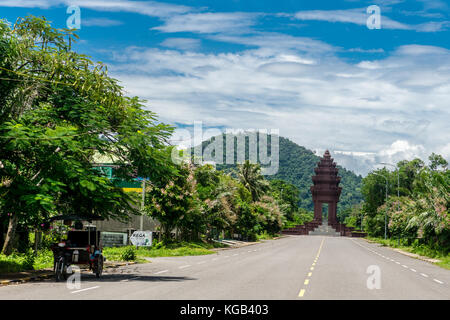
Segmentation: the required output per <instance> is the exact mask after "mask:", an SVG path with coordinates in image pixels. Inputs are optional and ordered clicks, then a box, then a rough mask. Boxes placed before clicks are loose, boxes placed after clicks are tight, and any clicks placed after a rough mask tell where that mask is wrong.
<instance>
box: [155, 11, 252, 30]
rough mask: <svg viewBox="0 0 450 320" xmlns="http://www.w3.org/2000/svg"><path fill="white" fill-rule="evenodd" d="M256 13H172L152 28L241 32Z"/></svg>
mask: <svg viewBox="0 0 450 320" xmlns="http://www.w3.org/2000/svg"><path fill="white" fill-rule="evenodd" d="M255 18H256V15H255V14H252V13H240V12H232V13H213V12H206V13H188V14H182V15H174V16H171V17H168V18H167V19H165V23H164V24H163V25H162V26H158V27H154V28H152V29H154V30H159V31H162V32H170V33H173V32H194V33H218V32H227V33H243V32H246V31H249V27H250V26H252V25H253V24H254V23H255Z"/></svg>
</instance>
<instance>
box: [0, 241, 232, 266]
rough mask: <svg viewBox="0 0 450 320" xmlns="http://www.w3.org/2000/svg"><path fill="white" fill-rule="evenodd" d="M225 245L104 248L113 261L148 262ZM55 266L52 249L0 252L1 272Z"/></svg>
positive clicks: (188, 244)
mask: <svg viewBox="0 0 450 320" xmlns="http://www.w3.org/2000/svg"><path fill="white" fill-rule="evenodd" d="M218 247H225V245H223V244H220V243H206V242H200V241H199V242H184V241H183V242H171V243H163V242H154V245H153V246H152V247H150V248H144V247H140V248H138V249H136V248H135V247H134V246H125V247H116V248H103V255H104V256H105V257H106V260H107V261H109V262H111V261H121V262H122V261H135V262H147V260H146V259H145V258H154V257H177V256H198V255H206V254H212V253H214V251H212V250H211V249H214V248H218ZM46 268H53V253H52V251H51V250H48V249H45V250H39V251H38V253H37V255H34V253H32V252H31V251H30V252H29V253H27V254H22V253H13V254H11V255H9V256H5V255H3V254H0V274H4V273H12V272H22V271H31V270H41V269H46Z"/></svg>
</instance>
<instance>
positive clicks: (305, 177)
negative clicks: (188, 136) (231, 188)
mask: <svg viewBox="0 0 450 320" xmlns="http://www.w3.org/2000/svg"><path fill="white" fill-rule="evenodd" d="M214 139H215V138H214V137H213V138H211V139H210V140H207V141H204V142H203V150H204V148H206V147H207V146H208V145H209V144H210V143H211V142H212V141H214ZM235 141H236V139H235ZM235 143H236V142H235ZM268 144H269V146H268V150H269V151H270V136H268ZM279 147H280V154H279V169H278V172H277V173H276V174H274V175H267V176H266V178H267V179H268V180H272V179H281V180H284V181H286V182H288V183H291V184H293V185H295V186H296V187H297V188H298V189H299V190H300V200H299V206H300V207H302V208H305V209H307V210H310V211H313V209H314V206H313V203H312V197H311V192H310V187H311V185H312V180H311V177H312V176H313V175H314V168H315V167H316V165H317V162H318V161H319V157H318V156H317V155H315V154H314V153H313V152H312V151H311V150H308V149H306V148H304V147H302V146H299V145H298V144H296V143H294V142H292V141H290V140H289V139H287V138H283V137H280V138H279ZM236 149H237V148H236V147H235V148H234V153H235V159H237V158H236ZM245 150H246V156H245V158H246V159H248V138H247V139H246V148H245ZM213 154H214V153H213ZM225 158H226V148H225V139H224V162H223V163H225ZM216 167H217V169H218V170H225V171H230V170H232V169H234V168H235V165H223V164H217V165H216ZM337 167H338V168H339V176H341V177H342V180H341V184H340V186H341V187H342V193H341V197H340V201H339V205H338V211H339V212H340V211H342V210H345V209H346V208H349V207H351V206H352V205H353V204H357V203H360V202H361V201H362V195H361V181H362V177H361V176H358V175H356V174H355V173H353V172H352V171H350V170H347V169H345V168H342V167H341V166H339V165H338V166H337Z"/></svg>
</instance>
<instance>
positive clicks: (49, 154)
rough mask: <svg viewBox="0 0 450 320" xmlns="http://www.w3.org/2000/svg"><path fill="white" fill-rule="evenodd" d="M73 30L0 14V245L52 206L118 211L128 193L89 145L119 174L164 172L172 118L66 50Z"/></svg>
mask: <svg viewBox="0 0 450 320" xmlns="http://www.w3.org/2000/svg"><path fill="white" fill-rule="evenodd" d="M76 39H77V36H76V34H74V33H73V31H71V30H67V29H55V28H52V27H51V25H50V23H49V22H48V21H46V20H45V19H44V18H36V17H32V16H30V17H26V18H24V19H19V20H18V21H17V23H16V24H15V25H14V26H13V27H11V26H9V25H8V24H6V23H5V22H0V48H1V49H2V50H1V51H0V78H1V80H0V81H1V82H0V86H1V88H2V90H1V94H0V154H1V158H0V162H1V165H0V177H1V180H0V181H2V183H1V184H0V195H1V198H0V210H1V211H0V214H1V216H2V218H3V219H4V220H7V221H8V231H7V236H6V241H5V243H4V245H3V252H4V253H7V254H9V253H10V252H11V251H12V250H13V241H12V240H13V239H14V235H15V231H16V229H17V228H18V227H19V228H23V229H27V228H36V226H39V225H40V223H42V222H43V221H44V220H45V219H46V218H48V217H49V216H51V215H54V214H57V213H73V214H79V215H84V216H89V215H100V216H103V217H105V218H116V219H126V218H127V217H128V213H137V210H136V206H135V205H134V203H135V201H134V199H133V198H132V197H130V196H129V195H127V194H125V193H124V192H123V191H122V190H121V189H120V188H117V187H116V186H115V185H114V184H113V182H112V181H109V180H108V179H106V177H104V176H102V174H101V173H100V172H99V171H96V170H93V168H92V164H93V162H94V157H95V155H96V154H103V155H105V154H107V155H109V156H110V157H111V158H113V159H114V161H115V165H116V167H117V170H116V172H117V174H118V176H119V177H121V178H123V179H131V178H132V177H135V176H144V177H149V178H151V179H152V180H154V181H157V180H158V179H159V178H160V177H162V176H164V175H165V174H166V173H167V172H170V170H171V169H170V167H168V166H167V165H166V161H165V158H166V155H165V152H166V151H165V145H166V144H167V139H168V137H169V136H170V134H171V131H172V128H171V127H170V126H167V125H164V124H161V123H158V121H157V118H156V115H155V114H154V113H152V112H150V111H146V110H145V109H144V106H143V104H142V101H140V100H139V99H138V98H136V97H134V98H129V97H125V96H124V95H123V94H122V88H121V87H120V86H119V85H118V83H117V81H116V80H115V79H113V78H111V77H109V76H108V72H107V67H106V66H105V65H103V64H101V63H94V62H92V61H91V60H90V59H89V57H87V56H85V55H83V54H79V53H76V52H74V51H72V48H71V45H72V44H73V43H74V41H76Z"/></svg>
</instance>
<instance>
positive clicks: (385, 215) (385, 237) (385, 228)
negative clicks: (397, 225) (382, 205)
mask: <svg viewBox="0 0 450 320" xmlns="http://www.w3.org/2000/svg"><path fill="white" fill-rule="evenodd" d="M372 174H374V175H377V176H380V177H383V178H384V179H385V180H386V210H385V212H384V240H386V239H387V200H388V178H386V177H385V176H383V175H382V174H379V173H376V172H372Z"/></svg>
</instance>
